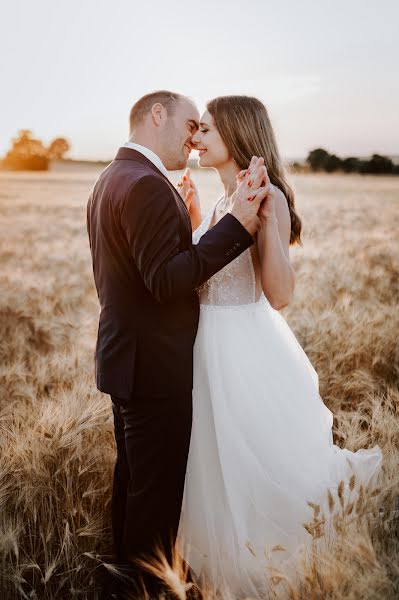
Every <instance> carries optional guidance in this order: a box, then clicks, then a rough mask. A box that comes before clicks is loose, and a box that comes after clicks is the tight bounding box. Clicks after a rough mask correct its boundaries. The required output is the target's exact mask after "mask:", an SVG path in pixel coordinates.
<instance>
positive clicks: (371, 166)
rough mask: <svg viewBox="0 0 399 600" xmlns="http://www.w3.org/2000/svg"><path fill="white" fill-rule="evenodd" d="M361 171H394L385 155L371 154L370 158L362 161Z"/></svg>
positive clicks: (391, 163)
mask: <svg viewBox="0 0 399 600" xmlns="http://www.w3.org/2000/svg"><path fill="white" fill-rule="evenodd" d="M361 172H362V173H374V174H383V173H385V174H388V173H393V172H394V164H393V162H392V160H391V159H390V158H388V157H387V156H381V155H380V154H373V156H372V157H371V159H370V160H365V161H363V164H362V167H361Z"/></svg>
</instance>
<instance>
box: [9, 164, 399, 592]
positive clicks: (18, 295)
mask: <svg viewBox="0 0 399 600" xmlns="http://www.w3.org/2000/svg"><path fill="white" fill-rule="evenodd" d="M98 173H99V168H98V167H91V168H90V167H77V166H76V165H60V166H58V167H57V168H56V169H55V170H53V171H50V172H48V173H45V174H40V173H19V174H13V173H7V172H2V173H0V260H1V272H0V277H1V286H0V382H1V384H0V385H1V388H0V389H1V395H0V437H1V440H0V447H1V456H0V506H1V512H0V590H1V593H0V596H1V597H2V598H7V600H13V599H14V598H38V599H42V598H43V599H50V598H57V599H58V598H94V597H95V593H94V582H93V573H94V572H95V569H96V566H97V565H98V564H99V559H98V558H97V554H98V553H101V552H106V551H107V548H108V547H109V539H110V530H109V527H110V523H109V508H110V493H111V484H112V470H113V462H114V456H115V454H114V440H113V427H112V419H111V405H110V401H109V398H108V397H107V396H103V395H102V394H100V393H99V392H97V390H96V389H95V385H94V378H93V349H94V343H95V336H96V332H97V319H98V310H99V309H98V302H97V297H96V294H95V289H94V285H93V279H92V271H91V262H90V252H89V246H88V240H87V234H86V229H85V218H86V201H87V198H88V195H89V192H90V189H91V186H92V185H93V182H94V180H95V178H96V177H97V175H98ZM193 177H194V179H195V181H197V183H198V186H199V189H200V193H201V198H202V200H203V205H204V210H206V209H207V208H209V207H210V206H211V204H212V202H213V201H215V200H216V198H217V197H218V196H219V195H220V193H221V186H220V183H219V182H218V180H217V176H216V174H215V173H214V172H209V171H203V170H199V171H197V170H195V171H194V172H193ZM173 179H174V180H176V179H177V174H173ZM292 181H293V185H294V188H295V190H296V192H297V201H296V205H297V210H298V212H299V214H300V216H301V218H302V220H303V226H304V233H303V246H302V247H294V248H291V250H290V255H291V260H292V264H293V267H294V270H295V274H296V288H295V293H294V299H293V302H292V303H291V304H290V306H288V307H287V308H286V309H284V310H283V311H282V314H283V316H284V317H285V318H286V319H287V322H288V323H289V325H290V327H291V329H292V330H293V331H294V333H295V335H296V336H297V338H298V339H299V341H300V343H301V345H302V346H303V348H304V349H305V351H306V353H307V355H308V356H309V358H310V360H311V362H312V364H313V365H314V366H315V368H316V370H317V372H318V374H319V381H320V394H321V396H322V398H323V399H324V402H325V403H326V404H327V406H328V407H329V408H330V409H331V410H332V411H333V413H334V415H335V419H334V438H335V443H338V444H340V445H342V446H346V447H348V448H349V449H351V450H356V449H358V448H361V447H368V446H372V445H374V444H375V443H378V444H379V445H380V446H381V448H382V450H383V453H384V473H383V478H382V481H381V486H380V488H381V490H380V492H379V493H378V495H377V496H374V497H372V498H371V497H370V498H368V500H367V502H368V504H367V506H368V507H369V508H368V511H367V510H366V511H365V510H363V511H362V510H360V511H359V514H358V515H357V517H356V518H357V521H355V524H356V535H354V534H353V529H352V528H351V526H350V524H349V523H348V519H350V518H352V517H353V515H350V514H347V515H343V516H342V522H340V524H339V523H338V522H337V527H341V529H342V545H341V548H340V555H338V554H337V553H333V554H332V555H331V557H330V560H329V563H328V564H327V563H326V564H325V563H323V562H321V561H320V560H319V561H316V562H315V563H314V564H312V565H309V568H308V571H307V573H306V577H305V576H304V579H303V584H302V585H301V586H300V587H298V589H296V590H292V591H291V597H292V598H298V599H299V598H301V599H303V600H305V599H306V600H309V599H310V598H320V599H321V598H326V597H328V598H331V599H334V600H338V599H343V598H349V599H353V600H355V599H356V600H358V599H360V598H361V599H368V600H371V599H377V598H384V599H385V600H393V599H394V598H397V597H399V527H398V522H397V520H394V519H391V518H390V510H391V509H392V507H393V503H394V499H395V498H396V497H397V496H398V493H399V470H398V464H399V424H398V416H397V407H398V401H399V391H398V390H399V386H398V384H399V348H398V335H399V311H398V300H399V235H398V214H399V213H398V209H399V178H393V177H372V176H363V177H362V176H350V175H348V176H334V175H295V176H293V177H292ZM377 505H378V506H380V507H384V510H385V513H384V516H383V517H381V518H377V519H374V520H370V519H367V520H366V518H365V514H366V513H367V512H370V510H376V508H375V507H376V506H377ZM348 532H351V534H350V535H349V534H348Z"/></svg>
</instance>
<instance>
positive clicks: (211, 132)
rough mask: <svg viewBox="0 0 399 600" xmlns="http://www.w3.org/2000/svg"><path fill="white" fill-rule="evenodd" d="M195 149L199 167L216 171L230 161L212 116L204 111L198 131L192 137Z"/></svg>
mask: <svg viewBox="0 0 399 600" xmlns="http://www.w3.org/2000/svg"><path fill="white" fill-rule="evenodd" d="M192 143H193V144H194V145H195V149H196V150H199V161H198V164H199V166H200V167H213V168H215V169H217V168H218V167H221V166H223V165H225V164H226V163H227V162H229V161H230V160H232V158H231V156H230V155H229V151H228V150H227V147H226V145H225V143H224V142H223V140H222V138H221V137H220V134H219V131H218V130H217V128H216V125H215V123H214V121H213V118H212V115H211V114H210V113H209V112H208V111H205V112H204V114H203V115H202V117H201V122H200V126H199V130H198V131H197V133H196V134H195V135H193V137H192Z"/></svg>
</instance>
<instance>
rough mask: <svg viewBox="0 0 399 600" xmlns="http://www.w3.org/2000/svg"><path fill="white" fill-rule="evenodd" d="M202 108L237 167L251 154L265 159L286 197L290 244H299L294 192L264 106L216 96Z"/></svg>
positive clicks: (250, 99) (245, 163) (244, 98)
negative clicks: (213, 124) (210, 116)
mask: <svg viewBox="0 0 399 600" xmlns="http://www.w3.org/2000/svg"><path fill="white" fill-rule="evenodd" d="M206 107H207V109H208V111H209V113H210V114H211V115H212V118H213V120H214V122H215V125H216V127H217V129H218V131H219V134H220V136H221V138H222V140H223V142H224V143H225V145H226V146H227V148H228V150H229V152H230V154H231V155H232V157H233V158H234V160H235V162H236V163H237V165H238V166H239V167H240V169H248V166H249V163H250V162H251V158H252V156H262V157H263V158H264V159H265V165H266V168H267V172H268V174H269V177H270V181H271V182H272V184H273V185H275V186H277V187H278V188H280V190H281V191H282V192H283V193H284V195H285V197H286V198H287V202H288V208H289V211H290V217H291V235H290V244H299V245H302V242H301V231H302V223H301V219H300V218H299V216H298V214H297V213H296V211H295V195H294V191H293V189H292V187H291V186H290V185H289V183H288V181H287V175H286V170H285V167H284V163H283V161H282V159H281V157H280V153H279V150H278V147H277V142H276V137H275V135H274V131H273V127H272V124H271V122H270V119H269V115H268V113H267V109H266V107H265V105H264V104H263V103H262V102H261V101H260V100H258V99H257V98H253V97H252V96H219V97H218V98H214V99H213V100H210V102H208V104H207V106H206Z"/></svg>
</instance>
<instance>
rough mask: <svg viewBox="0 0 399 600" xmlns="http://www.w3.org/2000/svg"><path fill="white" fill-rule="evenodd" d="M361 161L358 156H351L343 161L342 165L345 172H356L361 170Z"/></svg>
mask: <svg viewBox="0 0 399 600" xmlns="http://www.w3.org/2000/svg"><path fill="white" fill-rule="evenodd" d="M361 162H362V161H360V160H359V159H358V158H356V157H354V156H349V157H348V158H345V159H344V160H342V161H341V167H342V170H343V171H345V173H355V172H356V171H357V172H359V171H360V167H361Z"/></svg>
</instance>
